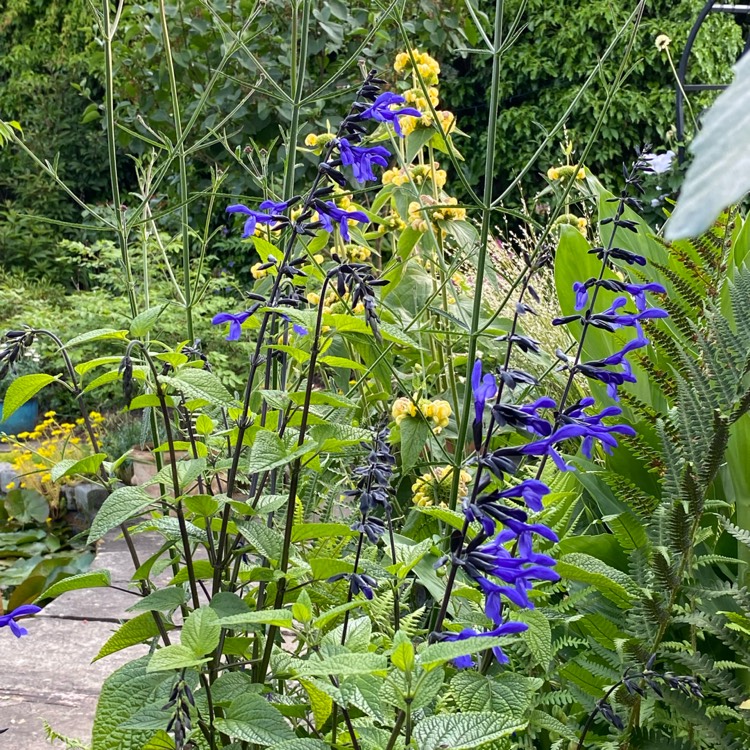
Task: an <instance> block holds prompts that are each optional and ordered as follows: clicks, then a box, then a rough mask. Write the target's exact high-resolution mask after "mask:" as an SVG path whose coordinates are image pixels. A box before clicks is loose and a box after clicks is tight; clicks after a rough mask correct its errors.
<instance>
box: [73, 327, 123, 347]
mask: <svg viewBox="0 0 750 750" xmlns="http://www.w3.org/2000/svg"><path fill="white" fill-rule="evenodd" d="M127 337H128V332H127V331H124V330H118V329H116V328H96V329H94V330H93V331H87V332H86V333H82V334H81V335H80V336H75V337H74V338H72V339H70V341H67V342H66V343H65V345H64V346H65V348H66V349H70V347H71V346H78V345H79V344H88V343H89V342H91V341H103V340H105V339H109V340H112V339H116V340H118V341H124V340H125V339H127Z"/></svg>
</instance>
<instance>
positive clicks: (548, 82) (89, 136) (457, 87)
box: [0, 0, 742, 286]
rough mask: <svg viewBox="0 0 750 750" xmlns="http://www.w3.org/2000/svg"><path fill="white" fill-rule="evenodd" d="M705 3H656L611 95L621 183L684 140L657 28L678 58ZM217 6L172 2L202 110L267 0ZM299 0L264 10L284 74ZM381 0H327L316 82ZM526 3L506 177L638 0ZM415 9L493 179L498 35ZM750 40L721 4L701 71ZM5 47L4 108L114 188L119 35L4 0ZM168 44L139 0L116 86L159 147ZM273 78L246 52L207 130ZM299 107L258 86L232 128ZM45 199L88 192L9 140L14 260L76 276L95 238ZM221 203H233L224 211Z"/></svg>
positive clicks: (78, 178)
mask: <svg viewBox="0 0 750 750" xmlns="http://www.w3.org/2000/svg"><path fill="white" fill-rule="evenodd" d="M702 4H703V3H702V0H681V1H680V2H675V3H669V2H664V1H663V0H656V1H655V2H651V3H648V7H647V9H646V15H645V18H644V22H643V24H642V27H641V30H640V32H639V36H638V40H637V42H636V52H635V55H634V59H635V63H634V65H633V68H632V71H631V75H630V79H629V80H628V82H627V83H626V85H625V87H624V88H623V89H622V90H621V91H620V92H619V93H618V94H617V96H616V99H615V102H614V105H613V106H612V107H611V108H610V109H609V112H608V114H607V119H606V120H605V122H604V127H603V130H602V132H601V134H600V136H599V138H598V142H597V147H596V150H595V152H594V156H593V159H592V160H591V162H590V164H589V166H590V168H591V170H592V171H593V172H594V173H596V174H598V175H600V176H601V177H602V178H603V180H604V181H605V183H610V182H612V181H613V180H614V179H616V177H615V175H617V174H619V170H620V165H621V163H622V161H623V160H624V159H627V158H629V155H630V154H631V153H632V151H633V148H634V147H635V146H636V145H638V144H640V143H643V142H644V141H652V142H653V143H654V144H657V145H659V144H665V143H667V141H668V131H669V130H670V129H671V128H672V127H673V123H674V85H673V77H672V73H671V71H670V69H669V65H668V62H667V59H666V56H665V55H664V53H662V52H659V51H658V50H657V49H656V47H655V45H654V39H655V38H656V36H657V35H658V34H662V33H665V34H667V35H669V36H670V37H671V38H672V40H673V44H672V54H673V56H674V58H675V60H676V59H678V58H679V55H680V52H681V49H682V46H683V44H684V40H685V39H686V37H687V34H688V32H689V29H690V27H691V25H692V23H693V21H694V19H695V17H696V15H697V13H698V11H699V9H700V8H701V7H702ZM490 5H491V3H490V2H489V1H488V0H478V6H477V17H478V19H479V20H480V22H483V21H484V18H485V16H484V13H485V11H487V12H490V11H491V8H490ZM210 7H211V8H212V9H213V11H210V10H208V6H207V5H204V4H203V3H201V2H200V0H183V1H182V2H180V3H171V4H169V5H168V16H169V18H168V23H169V25H170V29H171V32H172V33H171V36H172V45H173V53H174V61H175V65H176V67H177V79H178V82H179V87H180V97H181V101H182V103H183V108H184V113H183V119H188V118H189V117H190V115H191V113H192V112H193V111H194V108H195V107H196V106H197V103H198V100H199V98H200V96H201V94H202V92H203V86H204V84H205V82H206V81H207V80H208V79H209V78H210V77H211V74H212V73H213V72H214V71H215V70H216V68H217V66H218V63H219V61H220V59H221V56H222V54H223V51H224V49H225V48H226V45H227V44H228V43H229V42H228V39H229V38H228V37H227V36H226V35H225V34H223V32H222V28H221V27H222V24H225V25H226V27H228V28H231V29H233V30H234V31H235V32H238V31H239V30H240V29H241V28H242V26H243V24H244V23H245V22H246V21H247V19H248V17H249V16H250V14H251V13H252V10H253V8H254V4H253V3H251V2H249V1H248V0H239V2H230V1H229V0H218V1H217V2H214V3H211V5H210ZM290 7H291V6H290V4H289V3H288V2H286V0H270V1H269V2H267V3H265V4H264V6H263V8H262V11H261V12H260V14H259V15H258V16H257V17H256V18H255V19H253V20H252V21H250V22H249V32H250V33H251V34H253V37H252V40H251V41H250V43H249V46H250V48H251V49H252V51H253V52H254V54H255V55H257V58H258V60H259V61H260V62H261V63H262V64H263V66H264V67H266V68H267V69H268V70H269V72H270V73H271V75H272V77H273V78H274V79H276V80H282V79H284V78H285V77H286V76H287V73H288V70H289V65H290V49H291V46H290V41H291V40H290V34H289V29H290V25H291V22H292V17H291V10H290ZM378 11H379V7H377V6H375V4H374V3H372V2H371V1H370V0H353V1H352V2H348V3H347V2H343V0H325V2H321V3H320V4H319V5H318V7H317V8H316V9H314V11H313V16H314V18H313V19H312V23H311V27H312V34H311V38H310V39H309V45H308V54H309V64H308V74H309V78H310V80H311V90H313V88H315V87H317V86H318V85H319V84H320V83H322V82H323V81H324V80H326V79H327V78H328V77H330V76H331V75H332V74H334V73H335V72H336V71H337V70H338V69H339V66H340V64H341V61H342V60H344V59H345V58H346V57H347V55H350V54H352V53H353V52H354V51H355V50H356V49H357V48H358V46H359V45H360V44H362V42H363V40H364V39H365V37H366V35H367V33H368V31H369V30H370V29H371V28H372V26H373V19H374V18H375V15H376V14H377V12H378ZM519 11H520V12H522V13H523V22H522V30H521V33H520V35H519V37H518V39H517V40H516V42H515V43H514V45H513V46H512V47H511V48H510V49H509V50H508V51H507V52H506V54H505V57H504V62H503V66H502V73H501V80H500V86H501V96H502V100H503V102H504V106H503V108H502V111H501V114H500V127H499V133H498V143H497V148H498V150H499V159H498V171H497V178H498V182H499V184H501V185H505V184H507V183H508V181H509V178H510V177H511V176H512V175H514V174H515V173H517V172H518V171H519V170H520V169H521V167H522V166H523V165H524V164H525V163H526V161H527V160H528V159H529V158H530V157H531V155H532V154H533V152H534V150H535V149H536V146H537V144H538V143H539V141H540V140H541V138H542V137H543V135H544V133H546V132H548V131H549V129H550V128H551V127H552V126H553V125H554V124H555V122H556V121H557V120H558V119H559V118H560V116H561V115H562V114H563V112H564V111H565V109H566V107H567V106H568V104H569V103H570V101H571V99H572V98H573V97H574V96H575V94H576V92H577V90H578V88H579V86H580V85H581V84H582V83H583V81H584V80H585V78H586V76H587V75H588V74H589V72H590V71H591V70H592V69H593V67H594V66H595V65H596V63H597V61H598V59H599V57H600V55H601V53H602V52H603V51H604V50H605V49H606V47H607V45H608V43H609V41H610V40H611V38H612V37H613V35H614V33H615V31H616V29H617V28H619V27H620V26H621V25H622V23H623V22H624V21H625V19H626V18H627V16H628V14H629V13H630V12H631V8H630V6H629V5H628V4H612V3H610V2H608V1H607V0H587V2H568V1H567V0H553V1H552V2H548V1H546V0H530V1H529V2H521V0H510V2H508V3H507V4H506V14H507V18H508V23H510V20H511V19H512V18H513V17H514V16H515V15H516V14H517V13H519ZM406 12H407V13H408V14H410V16H411V17H410V20H409V21H408V23H407V29H408V30H409V31H410V33H411V36H412V39H413V40H414V43H415V45H416V46H419V47H420V48H422V49H426V50H428V51H430V52H431V53H432V54H434V55H435V56H436V57H437V58H438V59H439V61H440V63H441V65H442V67H443V76H442V80H443V82H442V87H441V98H442V102H441V104H440V108H445V109H450V110H452V111H454V112H456V113H457V115H458V118H459V119H458V121H459V125H460V127H461V128H462V129H463V130H464V131H465V132H467V133H468V134H469V135H470V136H471V141H470V142H469V144H468V145H466V141H464V142H463V149H462V150H463V151H464V152H465V157H466V169H467V173H468V175H469V178H470V181H471V182H472V183H474V184H477V183H478V181H479V179H480V177H481V175H482V170H483V167H482V164H481V157H480V154H482V153H483V152H484V144H483V138H484V137H485V136H484V126H485V119H486V117H485V113H486V108H487V97H488V95H489V93H488V85H487V84H488V81H489V69H490V65H491V61H490V60H489V59H488V58H487V57H486V56H482V55H475V54H471V53H467V52H466V50H467V49H469V50H470V49H473V48H475V47H479V46H481V40H480V37H479V34H478V31H477V28H476V26H475V25H474V24H473V22H472V21H471V19H470V17H469V14H468V12H467V11H466V8H465V6H464V4H463V3H462V2H460V1H459V0H439V1H435V0H421V1H420V2H418V3H414V4H413V5H411V6H410V7H409V8H408V9H407V11H406ZM218 18H220V19H221V22H219V21H218V20H217V19H218ZM741 47H742V31H741V28H740V27H739V26H738V25H737V24H736V23H735V21H734V20H733V19H732V18H731V17H728V16H722V17H719V16H717V15H713V16H712V17H711V18H710V19H709V21H708V23H707V24H706V26H705V27H704V29H703V31H702V33H701V35H700V36H699V39H698V42H697V44H696V46H695V48H694V58H693V64H692V68H691V70H692V74H693V75H694V77H695V80H701V81H711V82H719V81H726V80H728V79H729V77H730V75H731V72H730V71H731V65H732V64H733V62H734V61H735V60H736V58H737V56H738V54H739V52H740V50H741ZM402 48H403V44H402V42H401V40H400V38H399V37H398V34H397V33H395V30H393V29H388V28H387V27H386V28H385V29H383V30H381V31H380V32H379V33H378V34H376V35H375V36H374V38H372V39H371V40H370V41H369V42H368V44H367V45H365V47H364V49H363V50H362V57H363V59H365V60H367V63H368V65H369V64H372V65H375V66H377V67H378V68H380V69H383V70H386V71H389V72H390V71H391V64H392V61H393V58H394V56H395V54H396V52H397V51H398V50H400V49H402ZM0 49H2V50H4V51H5V54H4V55H3V56H2V57H1V58H0V116H1V117H2V118H4V119H6V120H7V119H17V120H19V121H20V122H21V124H22V126H23V128H24V133H25V137H26V139H27V143H28V145H29V146H30V147H31V148H32V150H34V151H35V152H37V153H39V154H41V155H42V156H43V157H44V158H47V159H49V160H50V161H52V160H54V158H55V156H56V154H58V153H59V154H60V160H59V171H60V175H61V176H62V177H63V178H64V179H65V180H66V181H67V183H68V184H69V185H70V186H71V187H72V189H73V190H74V192H76V193H77V194H78V195H79V196H80V197H81V198H83V199H84V200H86V201H89V202H91V201H93V202H101V203H104V202H106V201H107V198H108V193H109V187H108V175H107V171H106V169H105V166H104V165H105V164H106V143H105V139H104V137H103V133H102V128H103V124H102V121H101V113H100V111H99V104H100V102H101V100H102V95H103V87H102V83H101V72H100V71H101V70H102V51H101V47H100V45H99V44H98V43H97V40H96V38H95V32H94V28H93V24H92V17H91V9H90V8H89V7H88V5H87V4H86V2H85V0H54V2H51V3H44V4H43V3H40V2H35V1H34V0H7V2H6V4H5V6H4V9H3V10H2V11H0ZM160 50H161V29H160V25H159V20H158V4H156V3H153V2H145V3H127V4H126V5H125V9H124V15H123V21H122V33H120V34H118V40H117V42H116V47H115V66H116V69H115V75H116V80H117V83H118V90H117V91H116V92H115V93H116V96H115V100H116V101H117V102H118V111H117V119H118V124H119V125H120V126H121V129H120V131H119V133H118V139H119V142H120V144H121V146H122V148H123V153H125V152H128V153H130V154H139V153H143V152H144V149H145V148H147V146H144V143H143V142H142V141H141V140H139V139H138V138H135V137H134V136H133V133H134V132H138V133H140V134H141V135H146V136H147V135H148V130H147V128H146V127H144V125H145V126H147V127H148V128H153V129H154V131H156V132H166V133H167V134H169V133H170V130H171V128H172V123H171V116H170V105H169V83H168V77H167V72H166V67H165V62H164V58H163V55H162V54H161V51H160ZM618 64H619V55H618V54H615V55H613V57H612V59H611V61H610V62H609V63H608V64H607V66H606V67H605V70H604V74H603V76H602V78H601V80H599V81H598V82H597V84H596V85H594V86H592V87H591V88H590V89H589V91H587V92H586V94H585V96H584V98H583V101H582V103H581V105H580V106H579V107H578V108H577V110H576V112H575V113H574V115H573V116H572V118H571V119H570V121H569V123H568V130H569V133H570V135H571V137H572V138H573V139H574V140H575V142H576V143H577V144H578V145H579V147H580V146H582V144H583V143H584V142H585V141H586V138H587V137H588V133H589V132H590V129H591V127H592V125H593V123H594V121H595V120H596V118H597V116H598V115H599V113H600V111H601V108H602V107H603V106H604V98H605V94H606V90H607V86H608V73H612V72H613V71H614V70H615V67H616V66H617V65H618ZM348 80H349V77H347V76H343V77H342V79H341V81H340V82H339V83H337V87H338V88H335V87H334V89H333V91H327V92H321V96H320V98H319V99H315V100H314V101H311V102H310V103H309V106H308V111H307V113H306V122H307V123H308V124H309V128H310V131H316V130H317V131H320V130H323V129H325V127H326V121H327V119H329V118H334V119H335V118H336V117H337V116H338V115H339V113H340V110H341V109H342V107H343V106H344V102H345V101H347V97H348V95H349V94H348V90H347V88H346V86H345V84H344V83H343V82H344V81H348ZM259 84H260V87H261V89H268V88H269V87H268V86H265V84H264V82H263V79H262V77H259V71H258V67H257V66H256V65H255V63H254V62H253V61H252V60H251V59H250V58H249V56H248V55H247V54H244V53H243V52H240V53H238V54H236V55H235V56H234V58H233V60H232V62H231V63H230V65H229V66H227V68H226V69H225V70H224V71H223V72H222V74H221V78H220V80H219V82H218V84H217V85H216V86H215V88H214V89H213V91H212V92H211V94H210V100H209V106H208V107H207V108H206V109H205V110H204V111H203V113H202V115H201V121H200V122H199V123H198V126H197V129H196V132H197V133H198V134H199V135H200V136H205V135H206V134H207V133H210V132H211V129H212V128H215V127H217V126H218V125H219V124H220V123H221V122H222V118H223V117H225V116H226V115H228V114H229V113H230V112H232V110H233V109H234V108H235V107H236V106H237V104H238V103H239V102H240V100H241V99H242V97H243V96H244V95H246V94H247V93H248V92H250V91H252V90H253V88H254V87H257V86H258V85H259ZM699 109H700V104H699V103H698V110H699ZM289 116H290V112H288V111H286V108H285V107H284V106H279V104H278V102H277V101H275V100H274V99H273V97H272V96H269V95H267V94H266V93H264V91H263V90H260V91H255V92H254V93H253V94H252V95H251V96H250V98H249V99H248V101H247V102H246V103H245V104H244V105H243V106H242V107H241V108H240V109H239V110H238V111H237V112H235V113H234V115H233V117H232V119H231V123H229V124H228V125H227V127H226V129H225V131H226V145H227V146H229V147H231V148H232V149H233V148H236V147H238V146H239V147H243V148H244V147H247V146H248V145H249V144H251V143H255V144H257V146H258V147H259V148H262V147H269V146H271V145H272V144H273V143H274V140H275V139H277V138H278V137H279V136H280V135H281V132H282V130H283V129H284V128H285V126H286V125H287V123H288V118H289ZM284 155H285V154H284V149H283V147H279V145H278V143H277V145H276V147H275V148H273V149H272V150H271V152H270V157H269V163H268V171H269V172H270V173H271V174H274V173H278V171H279V170H280V167H281V164H282V161H283V158H284ZM559 158H560V155H559V151H557V145H556V141H555V142H553V143H552V144H551V145H550V147H549V149H548V150H547V153H545V154H544V155H542V157H541V158H540V160H539V161H538V163H537V164H536V165H535V166H534V169H532V170H531V172H530V173H529V174H528V175H527V177H526V179H525V180H524V188H525V191H526V193H527V195H533V194H535V193H536V191H537V190H538V189H539V188H540V187H541V186H542V183H541V181H540V179H539V176H538V175H539V172H540V171H541V172H544V171H546V169H547V167H548V166H549V165H550V163H554V162H557V161H559ZM232 159H233V157H232V155H231V154H230V153H228V152H227V150H226V149H225V147H224V145H222V144H220V143H216V142H215V143H213V144H210V145H208V146H206V147H205V148H202V149H200V150H199V151H196V152H194V153H193V154H192V155H191V157H190V163H189V168H190V170H191V173H192V174H191V180H190V182H191V185H193V186H195V187H196V188H200V187H201V186H203V187H205V186H207V185H208V184H209V181H210V170H211V168H212V167H213V166H218V167H220V168H226V167H227V166H229V165H231V162H232ZM121 171H122V174H123V176H124V178H125V184H126V187H127V186H128V185H129V187H130V189H131V190H132V189H135V182H134V170H133V167H132V162H131V161H130V160H129V159H126V158H124V157H123V159H122V165H121ZM254 182H256V181H254V180H253V178H252V175H250V174H248V173H247V172H246V171H245V170H243V169H234V170H233V173H232V175H230V178H229V179H228V180H227V182H225V189H226V192H227V193H230V194H239V195H241V194H243V193H248V192H249V193H255V194H257V192H258V191H259V186H258V185H257V184H254ZM176 189H177V188H176V185H172V186H171V187H170V191H173V192H175V193H176ZM170 191H168V193H167V194H166V195H164V196H163V198H164V200H165V201H166V200H171V199H173V198H174V195H172V194H171V192H170ZM127 199H128V197H127V196H125V197H124V198H123V200H127ZM513 202H515V201H513ZM201 208H202V207H201V206H200V205H197V204H196V205H194V206H191V211H195V212H198V213H199V212H200V210H201ZM42 214H43V215H45V216H47V217H50V218H52V219H54V220H57V221H61V222H72V223H75V222H80V221H81V214H80V209H79V208H78V207H77V206H76V205H75V204H74V203H73V202H72V201H71V200H69V199H68V198H67V197H65V196H64V195H63V194H62V193H61V192H60V191H59V190H58V189H57V188H56V187H55V186H54V185H53V184H52V183H51V180H49V179H48V178H45V177H40V176H39V175H38V170H37V169H35V168H34V166H33V165H32V164H30V163H29V162H28V160H27V159H25V158H24V157H23V156H20V155H19V154H18V153H17V152H16V151H15V150H13V149H6V150H5V151H4V152H1V153H0V262H2V263H3V264H4V265H5V266H6V267H11V268H18V267H23V268H24V269H26V270H28V271H31V272H32V273H34V274H37V275H47V276H52V277H54V278H55V279H56V280H58V281H61V282H62V283H65V284H68V285H70V286H76V281H75V279H69V278H67V277H66V278H60V275H61V272H60V269H59V268H58V266H57V264H56V258H57V249H56V245H57V242H58V240H59V239H61V238H64V237H68V238H73V237H74V238H76V239H78V238H80V232H79V231H77V230H75V229H72V228H69V227H68V228H65V227H61V226H59V225H53V224H49V223H43V222H40V221H38V220H37V219H34V218H30V217H29V215H31V216H32V217H33V216H34V215H42ZM221 216H222V215H221V214H220V213H219V214H218V215H217V219H218V220H219V221H220V220H221ZM217 251H218V254H219V256H220V259H221V260H223V261H229V260H234V259H236V258H237V257H238V256H239V254H241V252H240V249H239V245H238V244H237V243H234V242H232V241H231V240H227V241H225V242H223V243H222V242H220V243H219V244H218V246H217Z"/></svg>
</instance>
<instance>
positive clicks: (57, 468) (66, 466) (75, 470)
mask: <svg viewBox="0 0 750 750" xmlns="http://www.w3.org/2000/svg"><path fill="white" fill-rule="evenodd" d="M106 458H107V454H106V453H94V454H93V455H92V456H85V457H84V458H80V459H78V460H76V459H74V458H65V459H63V460H62V461H59V462H58V463H56V464H55V465H54V466H53V467H52V468H51V469H50V474H51V475H52V481H53V482H59V481H60V480H61V479H62V478H63V477H68V476H74V475H76V474H96V472H97V471H99V467H100V466H101V465H102V462H103V461H104V460H105V459H106Z"/></svg>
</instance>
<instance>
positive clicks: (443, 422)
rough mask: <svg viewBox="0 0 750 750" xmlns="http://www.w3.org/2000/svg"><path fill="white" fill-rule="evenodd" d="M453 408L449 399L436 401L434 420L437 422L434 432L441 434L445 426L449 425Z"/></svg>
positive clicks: (433, 409)
mask: <svg viewBox="0 0 750 750" xmlns="http://www.w3.org/2000/svg"><path fill="white" fill-rule="evenodd" d="M451 414H453V409H451V405H450V404H449V403H448V402H447V401H442V400H438V401H434V402H433V404H432V421H433V422H435V428H434V430H433V432H435V433H436V434H439V433H440V432H441V431H442V429H443V428H444V427H447V426H448V423H449V422H450V416H451Z"/></svg>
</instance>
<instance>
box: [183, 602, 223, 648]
mask: <svg viewBox="0 0 750 750" xmlns="http://www.w3.org/2000/svg"><path fill="white" fill-rule="evenodd" d="M220 636H221V625H219V615H217V614H216V612H215V611H214V610H213V609H211V608H210V607H200V608H199V609H196V610H195V611H194V612H191V613H190V615H189V616H188V618H187V620H185V624H184V625H183V626H182V633H180V643H182V645H183V646H187V647H188V648H189V649H191V650H192V652H193V654H194V655H195V656H203V655H204V654H208V653H209V652H211V651H213V650H214V649H215V648H216V647H217V646H218V645H219V637H220Z"/></svg>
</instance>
